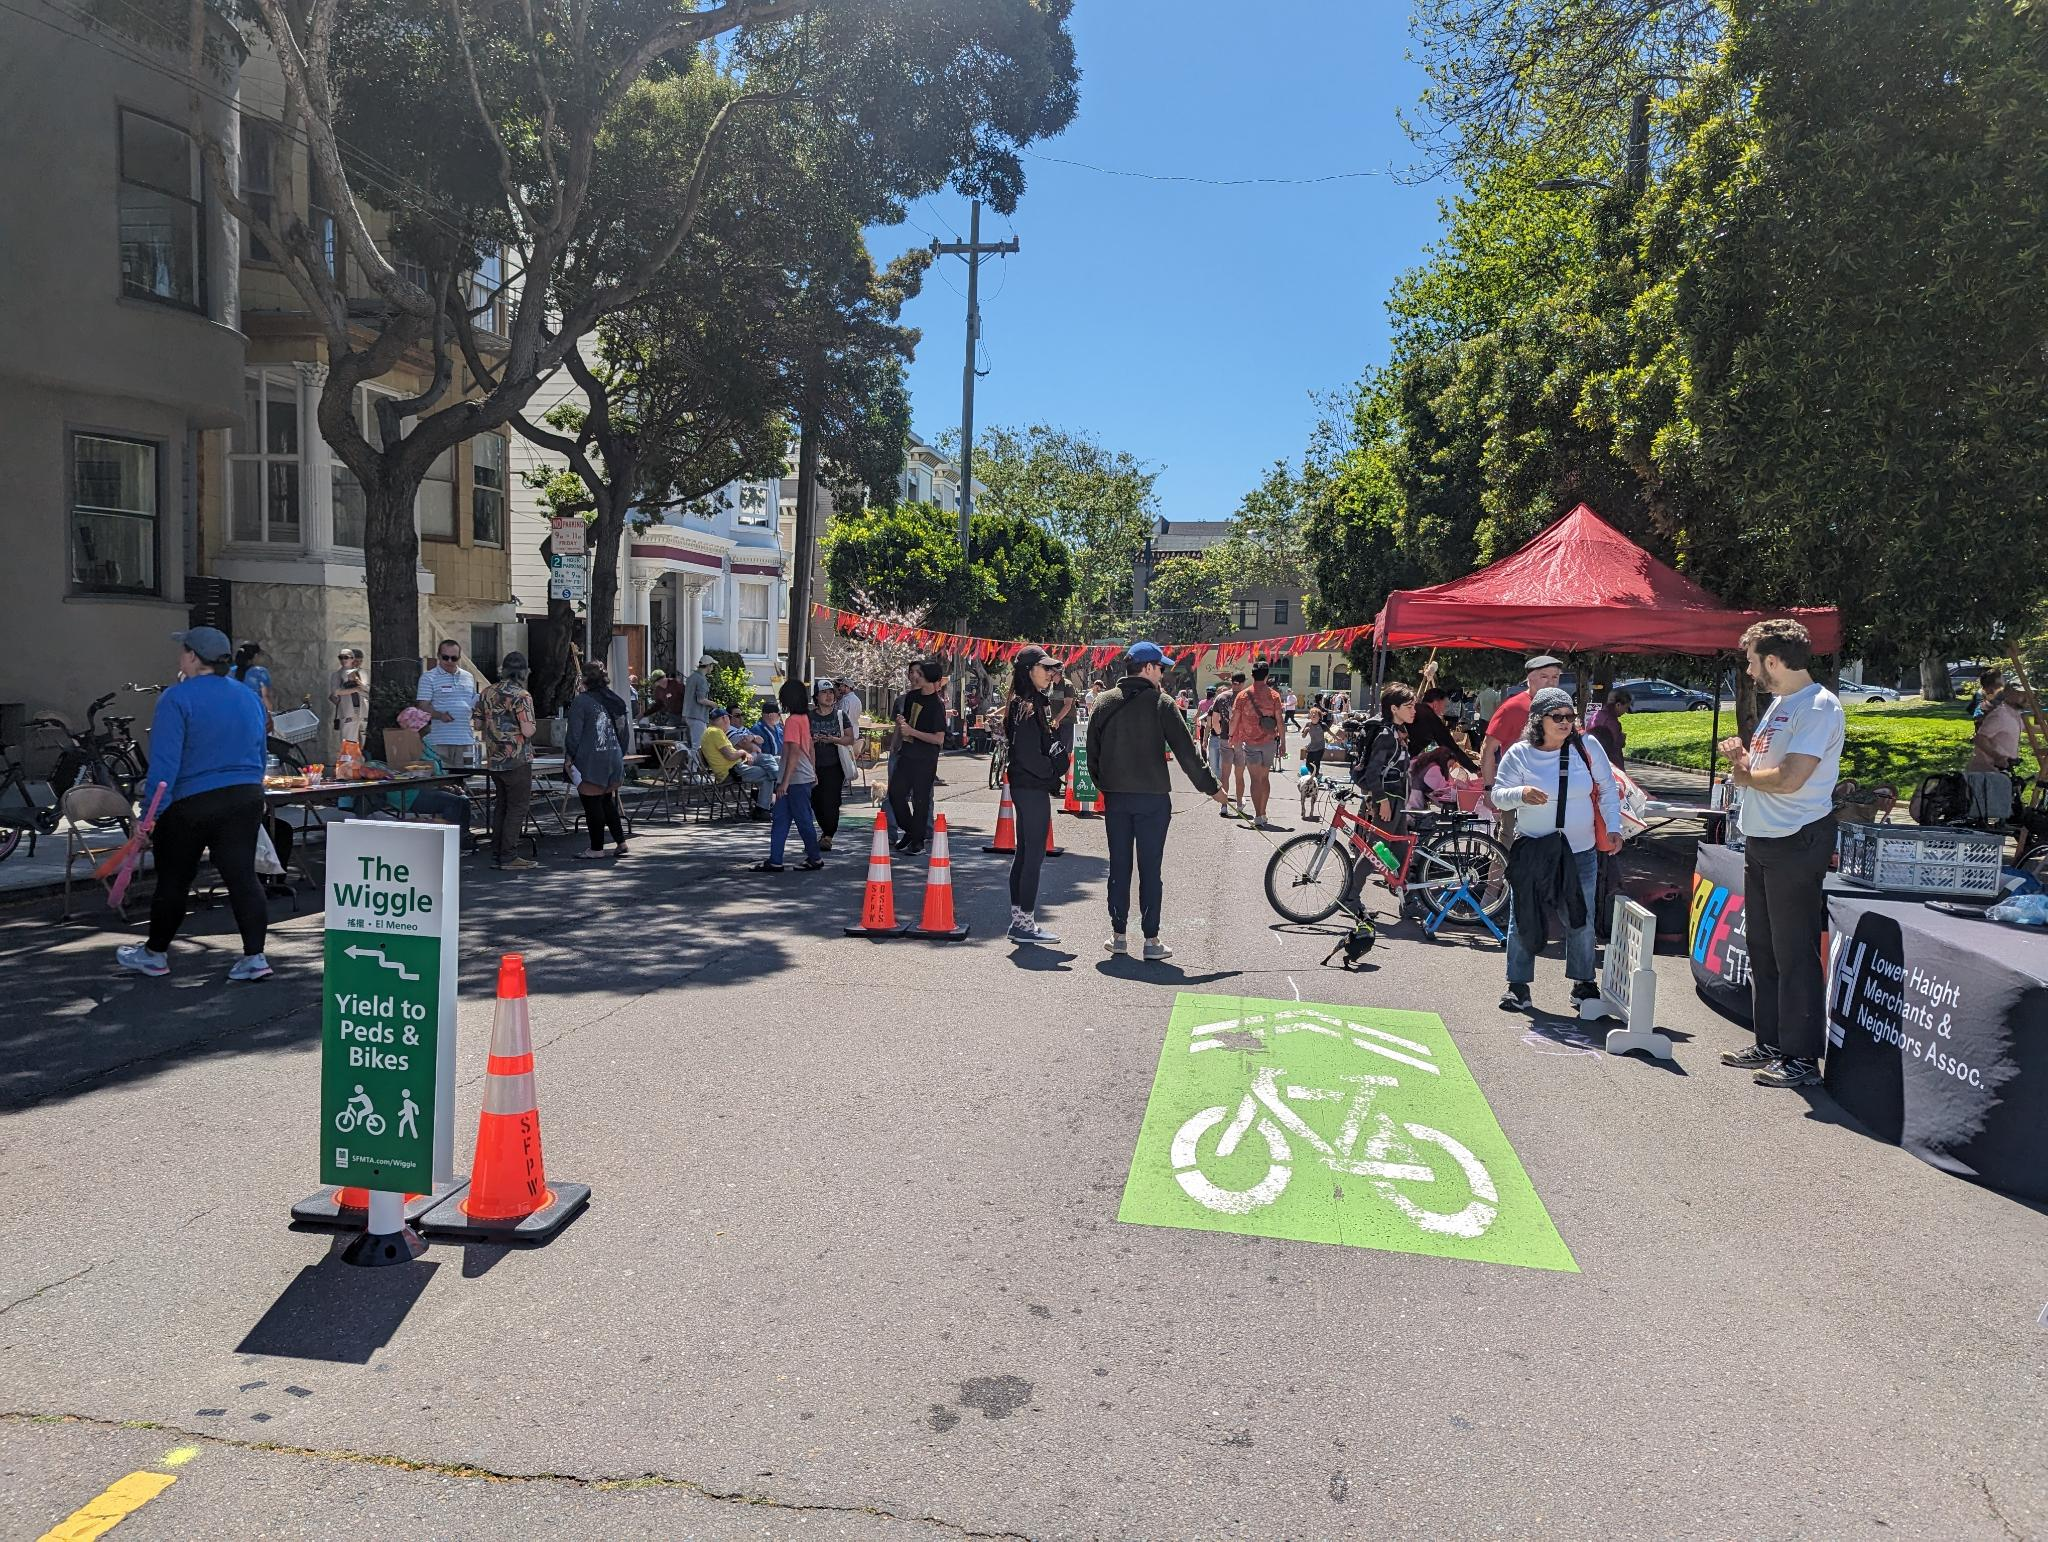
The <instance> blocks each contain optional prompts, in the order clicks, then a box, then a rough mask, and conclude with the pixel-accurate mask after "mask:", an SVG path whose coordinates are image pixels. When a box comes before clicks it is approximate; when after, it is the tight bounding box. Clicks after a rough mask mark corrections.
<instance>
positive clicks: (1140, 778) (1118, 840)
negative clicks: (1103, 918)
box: [1088, 642, 1224, 960]
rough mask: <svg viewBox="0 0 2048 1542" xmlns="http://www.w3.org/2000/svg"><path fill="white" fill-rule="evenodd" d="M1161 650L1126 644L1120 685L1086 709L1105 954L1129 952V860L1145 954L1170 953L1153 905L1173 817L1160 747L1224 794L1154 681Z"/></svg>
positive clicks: (1194, 778)
mask: <svg viewBox="0 0 2048 1542" xmlns="http://www.w3.org/2000/svg"><path fill="white" fill-rule="evenodd" d="M1165 674H1166V655H1165V653H1164V652H1162V651H1161V650H1160V647H1159V645H1158V644H1157V643H1150V642H1140V643H1133V644H1132V645H1131V649H1130V652H1128V653H1126V654H1125V655H1124V678H1123V681H1122V683H1121V684H1119V685H1116V686H1114V687H1112V688H1111V689H1109V690H1106V691H1104V692H1102V694H1101V695H1099V696H1097V697H1096V698H1095V700H1094V701H1093V703H1092V704H1091V706H1090V711H1089V715H1088V774H1089V775H1090V776H1091V777H1093V778H1094V781H1095V785H1096V786H1097V787H1099V788H1101V789H1102V793H1103V798H1104V801H1105V803H1106V804H1107V805H1108V810H1109V812H1108V815H1107V817H1106V818H1105V821H1104V823H1105V824H1106V826H1107V828H1108V832H1109V929H1110V938H1109V941H1108V942H1106V943H1104V944H1103V946H1104V947H1106V948H1107V949H1108V950H1109V951H1110V952H1112V953H1128V952H1129V951H1130V945H1129V943H1128V942H1127V941H1126V939H1125V932H1126V930H1127V927H1128V923H1129V920H1130V914H1131V866H1132V858H1133V855H1135V856H1136V859H1137V870H1138V919H1139V922H1140V924H1141V925H1142V926H1143V927H1144V932H1145V957H1146V958H1147V959H1148V960H1158V959H1166V958H1171V957H1173V949H1171V948H1169V947H1168V946H1167V945H1166V944H1165V943H1163V942H1161V941H1160V940H1159V908H1160V904H1161V901H1162V900H1163V899H1164V897H1165V890H1164V886H1163V884H1162V882H1161V879H1160V864H1161V863H1162V862H1163V861H1164V859H1165V856H1166V828H1167V826H1168V825H1169V824H1170V823H1171V822H1172V820H1173V797H1172V791H1171V789H1172V783H1171V781H1170V780H1169V779H1168V777H1167V772H1166V752H1167V751H1168V750H1172V751H1173V754H1174V757H1175V758H1176V759H1177V760H1179V761H1180V765H1181V769H1182V770H1183V771H1185V772H1187V774H1188V780H1189V781H1191V782H1193V783H1194V784H1195V785H1196V786H1197V787H1199V788H1201V790H1202V791H1203V792H1204V793H1206V794H1208V795H1209V796H1210V797H1211V798H1214V799H1215V800H1216V801H1217V802H1218V803H1221V802H1223V801H1224V793H1223V789H1222V788H1221V787H1219V786H1218V785H1217V784H1216V778H1215V777H1213V776H1211V775H1210V774H1209V768H1208V767H1207V766H1205V765H1203V764H1202V761H1201V757H1200V756H1198V755H1197V754H1196V753H1195V745H1194V741H1193V740H1192V739H1190V738H1189V737H1188V723H1187V719H1186V718H1184V717H1182V716H1181V714H1180V709H1179V708H1178V707H1176V706H1175V705H1174V704H1173V701H1172V699H1171V698H1170V697H1168V696H1167V695H1166V694H1165V693H1164V692H1163V691H1161V690H1160V688H1159V682H1160V681H1161V680H1162V679H1163V678H1164V677H1165Z"/></svg>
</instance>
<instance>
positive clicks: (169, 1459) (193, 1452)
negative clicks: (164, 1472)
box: [157, 1446, 199, 1467]
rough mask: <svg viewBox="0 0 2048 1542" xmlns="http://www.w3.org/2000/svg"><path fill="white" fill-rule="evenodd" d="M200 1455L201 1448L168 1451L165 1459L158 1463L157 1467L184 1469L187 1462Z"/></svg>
mask: <svg viewBox="0 0 2048 1542" xmlns="http://www.w3.org/2000/svg"><path fill="white" fill-rule="evenodd" d="M198 1454H199V1448H198V1447H197V1446H179V1447H178V1448H177V1449H175V1450H172V1451H166V1452H165V1453H164V1459H163V1460H162V1461H160V1462H158V1463H157V1466H159V1467H183V1466H184V1465H185V1464H186V1463H187V1462H189V1461H191V1460H192V1458H193V1457H195V1456H197V1455H198Z"/></svg>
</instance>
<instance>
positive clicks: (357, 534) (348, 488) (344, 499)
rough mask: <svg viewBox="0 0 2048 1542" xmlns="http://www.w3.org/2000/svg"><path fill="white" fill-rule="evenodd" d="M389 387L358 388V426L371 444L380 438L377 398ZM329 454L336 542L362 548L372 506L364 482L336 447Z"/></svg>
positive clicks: (330, 487) (355, 549)
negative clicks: (357, 477) (364, 531)
mask: <svg viewBox="0 0 2048 1542" xmlns="http://www.w3.org/2000/svg"><path fill="white" fill-rule="evenodd" d="M392 394H393V393H391V392H389V391H375V390H372V389H371V388H370V387H369V386H358V387H357V388H356V400H355V414H356V428H357V429H358V430H359V431H360V432H361V433H362V436H363V437H364V438H365V439H367V440H369V441H370V443H371V444H373V445H374V444H378V443H380V442H381V436H380V434H379V432H378V428H377V417H376V407H375V403H376V398H377V397H379V396H389V395H392ZM327 454H328V482H327V486H328V492H329V495H330V498H331V500H332V508H333V511H334V544H335V545H336V546H339V547H342V548H344V549H345V550H348V551H361V550H362V546H363V527H364V526H365V525H366V524H368V523H369V517H370V509H369V503H368V501H367V500H366V499H365V498H364V497H363V484H362V483H361V482H359V481H357V480H356V474H355V473H354V472H353V471H351V470H349V469H348V466H347V464H346V463H345V462H344V461H343V460H342V458H341V457H340V455H338V454H336V453H335V452H334V451H333V450H331V449H330V450H329V451H328V452H327Z"/></svg>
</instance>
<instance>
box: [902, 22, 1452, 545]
mask: <svg viewBox="0 0 2048 1542" xmlns="http://www.w3.org/2000/svg"><path fill="white" fill-rule="evenodd" d="M1074 33H1075V41H1076V44H1077V46H1078V49H1079V54H1080V64H1081V71H1082V80H1081V111H1080V115H1079V116H1078V117H1077V118H1076V119H1075V122H1074V124H1073V126H1072V127H1071V128H1070V129H1068V131H1067V132H1066V133H1065V134H1064V135H1062V136H1061V137H1060V138H1059V139H1056V140H1050V141H1047V142H1045V143H1043V144H1040V145H1036V146H1034V147H1033V149H1034V150H1035V151H1037V152H1039V153H1041V154H1043V155H1047V156H1060V157H1065V158H1068V159H1072V160H1080V161H1088V162H1092V163H1094V164H1095V165H1098V166H1103V167H1111V168H1116V169H1118V170H1126V171H1140V172H1149V173H1155V174H1179V175H1192V176H1201V177H1211V178H1235V177H1253V176H1285V177H1315V176H1325V175H1328V174H1331V173H1335V172H1352V171H1363V170H1379V171H1384V170H1385V169H1386V168H1387V167H1388V166H1390V165H1391V166H1393V167H1395V168H1397V169H1398V168H1404V167H1406V166H1408V165H1409V164H1410V163H1411V162H1412V161H1413V160H1414V159H1415V151H1414V148H1413V146H1412V145H1411V144H1410V142H1409V140H1408V138H1407V136H1406V135H1405V134H1404V133H1403V132H1402V130H1401V127H1400V124H1399V123H1398V122H1397V121H1396V118H1395V113H1396V110H1397V109H1399V108H1403V107H1409V106H1411V105H1412V104H1413V102H1414V100H1415V98H1416V95H1417V93H1418V92H1419V90H1420V89H1421V85H1422V79H1421V74H1420V72H1419V71H1418V70H1417V69H1416V67H1415V66H1414V65H1413V64H1411V63H1409V62H1408V60H1407V58H1406V53H1407V47H1408V37H1407V21H1406V7H1405V6H1401V5H1397V4H1394V3H1392V0H1364V3H1360V0H1350V3H1337V0H1312V3H1308V0H1305V3H1301V4H1297V5H1294V6H1289V7H1277V8H1272V9H1264V10H1256V11H1247V10H1246V9H1245V8H1244V6H1243V5H1242V4H1241V3H1240V4H1231V5H1225V4H1222V3H1219V0H1182V3H1174V4H1168V3H1167V0H1080V3H1079V4H1078V5H1077V7H1076V11H1075V18H1074ZM1025 166H1026V170H1027V173H1028V175H1029V178H1030V186H1029V189H1028V191H1027V192H1026V193H1025V196H1024V200H1023V202H1022V203H1021V204H1020V205H1019V206H1018V209H1017V212H1016V214H1015V216H1014V217H1013V219H1011V220H1009V221H1006V220H1004V219H1003V218H1002V217H1001V216H998V215H993V214H991V213H989V212H988V211H984V213H983V217H982V238H983V239H984V240H992V239H993V240H1001V239H1006V238H1007V237H1008V236H1009V235H1010V234H1011V233H1012V229H1013V227H1014V232H1015V234H1016V235H1017V236H1018V237H1019V238H1020V240H1021V241H1022V243H1023V250H1022V251H1021V252H1020V253H1019V254H1018V255H1017V256H1015V257H1008V258H992V259H985V261H984V266H983V270H982V290H981V294H982V306H981V309H982V321H983V342H984V348H985V352H984V355H983V359H982V365H983V368H985V369H988V370H990V373H989V374H988V375H987V376H986V377H985V378H984V379H982V380H981V381H980V383H979V385H978V386H977V388H976V395H975V420H976V423H977V424H978V425H982V426H986V425H988V424H991V423H999V424H1013V425H1018V426H1022V425H1024V424H1028V423H1032V422H1046V423H1052V424H1056V425H1058V426H1061V427H1065V428H1070V429H1079V430H1085V431H1087V432H1089V433H1092V434H1094V435H1095V436H1096V437H1097V438H1099V439H1101V440H1102V441H1103V443H1105V444H1106V445H1108V446H1110V447H1111V448H1113V449H1121V450H1128V451H1129V452H1130V453H1132V454H1133V455H1135V456H1137V457H1138V458H1139V459H1140V460H1143V461H1145V462H1146V463H1147V464H1149V465H1151V466H1153V467H1155V468H1157V469H1159V471H1160V473H1161V474H1160V478H1159V502H1160V512H1162V513H1163V514H1165V515H1166V516H1167V517H1168V518H1170V519H1220V518H1226V517H1228V516H1229V515H1230V514H1231V513H1232V512H1233V511H1234V510H1235V508H1236V506H1237V501H1238V499H1239V497H1240V496H1242V494H1243V493H1244V492H1245V491H1246V490H1247V489H1249V488H1250V487H1251V486H1252V485H1253V484H1254V482H1255V481H1256V480H1257V478H1258V476H1259V474H1260V472H1261V471H1262V470H1263V468H1264V467H1265V466H1267V465H1268V464H1270V463H1271V462H1272V461H1273V460H1275V459H1276V458H1279V457H1281V456H1286V457H1288V458H1290V459H1292V458H1297V457H1299V455H1300V453H1301V450H1302V446H1303V445H1304V443H1305V442H1306V440H1307V436H1308V430H1309V428H1310V427H1311V425H1312V424H1313V422H1314V417H1315V408H1314V404H1313V403H1312V402H1311V400H1310V394H1311V393H1312V392H1315V391H1323V390H1329V389H1331V388H1335V387H1341V386H1343V385H1345V384H1347V383H1348V382H1350V381H1351V380H1354V379H1355V378H1357V376H1358V375H1359V373H1360V372H1361V371H1362V370H1363V369H1364V368H1365V367H1366V366H1367V365H1368V364H1371V363H1375V362H1377V361H1379V360H1381V359H1383V358H1384V357H1385V354H1386V344H1387V323H1386V312H1385V308H1384V304H1383V302H1384V300H1385V298H1386V295H1387V292H1388V289H1389V287H1390V285H1391V284H1392V282H1393V280H1394V278H1395V277H1396V276H1397V275H1398V274H1399V273H1400V272H1401V271H1402V270H1403V269H1404V268H1407V267H1410V266H1412V265H1413V264H1414V263H1415V262H1416V261H1417V260H1418V258H1419V256H1420V254H1421V251H1422V248H1423V246H1424V244H1425V243H1426V242H1428V241H1429V240H1430V239H1431V238H1432V237H1433V235H1434V234H1435V232H1436V228H1437V212H1436V204H1437V200H1438V199H1439V198H1440V197H1441V196H1443V195H1444V194H1445V192H1446V191H1447V189H1446V188H1445V187H1444V186H1443V185H1441V184H1430V185H1422V186H1408V185H1404V184H1403V183H1401V182H1400V181H1398V180H1396V179H1395V178H1393V177H1388V176H1374V177H1363V178H1357V179H1353V180H1347V181H1333V182H1323V183H1316V184H1311V185H1307V186H1277V187H1276V186H1261V187H1215V186H1206V185H1200V184H1194V183H1180V182H1154V181H1144V180H1138V179H1135V178H1127V177H1120V176H1104V175H1100V174H1098V173H1096V172H1092V171H1085V170H1082V169H1080V168H1078V167H1072V166H1064V165H1057V164H1053V163H1051V162H1049V161H1045V160H1040V159H1034V158H1028V157H1027V159H1026V162H1025ZM911 218H912V221H913V223H907V224H904V225H902V226H898V227H896V228H894V229H889V230H879V231H874V232H871V244H872V245H873V247H874V249H875V253H876V256H877V258H878V259H880V260H883V261H886V260H888V259H889V258H891V257H893V256H895V255H896V253H898V252H899V251H901V250H903V249H904V248H905V247H907V246H911V245H922V244H924V243H925V242H927V241H928V240H930V239H931V237H932V236H933V235H936V236H938V237H939V238H940V239H943V240H955V239H964V238H965V235H966V230H967V203H966V201H965V200H964V199H961V198H958V197H955V196H953V195H951V194H941V195H937V196H934V197H930V198H925V199H921V200H919V201H918V203H917V204H915V205H914V206H913V207H912V210H911ZM956 233H957V234H956ZM966 287H967V273H966V265H965V263H964V261H963V260H962V259H960V258H957V257H953V258H945V259H942V260H941V263H940V264H939V266H938V268H937V269H935V270H934V272H933V273H932V275H931V276H930V277H929V278H928V279H927V281H926V284H925V288H924V292H923V293H922V294H921V295H920V296H919V297H918V298H917V299H916V300H915V301H914V302H912V304H911V306H910V308H909V311H908V312H907V314H906V317H905V319H906V320H907V321H909V322H910V323H911V324H912V325H914V326H917V327H919V328H921V329H922V330H923V333H924V341H923V343H922V344H921V345H920V346H919V349H918V354H917V359H916V362H915V363H914V364H913V365H912V367H911V382H910V383H911V404H912V412H913V417H914V421H915V424H916V427H917V431H918V432H919V433H920V434H922V435H923V436H924V437H926V438H927V439H930V438H935V437H936V436H937V435H938V434H940V433H942V432H944V431H946V430H948V429H952V428H956V427H957V426H958V424H959V421H960V366H961V349H962V345H963V330H962V329H963V326H964V322H965V316H966V300H965V293H966Z"/></svg>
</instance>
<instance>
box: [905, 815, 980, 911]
mask: <svg viewBox="0 0 2048 1542" xmlns="http://www.w3.org/2000/svg"><path fill="white" fill-rule="evenodd" d="M910 935H911V936H913V937H923V938H926V939H927V940H929V941H932V942H958V941H960V939H961V938H963V937H965V936H966V935H967V928H966V927H964V926H960V925H958V924H956V923H955V921H954V919H953V848H952V843H951V842H950V841H949V840H948V839H947V837H946V816H945V815H944V814H941V815H939V816H938V818H937V819H936V820H935V821H933V824H932V860H931V866H930V867H929V868H928V869H927V870H926V872H925V878H924V919H923V920H921V921H919V922H918V923H917V925H916V926H915V927H913V928H912V929H911V932H910Z"/></svg>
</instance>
